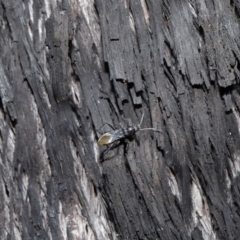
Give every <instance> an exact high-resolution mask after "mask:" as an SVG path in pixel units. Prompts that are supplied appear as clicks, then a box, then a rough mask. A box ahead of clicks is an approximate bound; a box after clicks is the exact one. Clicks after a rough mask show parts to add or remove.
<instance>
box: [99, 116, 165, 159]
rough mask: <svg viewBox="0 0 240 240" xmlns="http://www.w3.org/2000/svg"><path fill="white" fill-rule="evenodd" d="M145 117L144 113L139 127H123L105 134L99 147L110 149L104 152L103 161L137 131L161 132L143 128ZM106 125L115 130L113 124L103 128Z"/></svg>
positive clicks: (100, 139)
mask: <svg viewBox="0 0 240 240" xmlns="http://www.w3.org/2000/svg"><path fill="white" fill-rule="evenodd" d="M143 117H144V113H143V115H142V118H141V121H140V123H139V124H138V125H132V126H129V127H127V128H123V127H121V128H120V129H117V130H113V131H110V132H107V133H104V134H103V135H102V136H101V137H100V138H99V139H98V144H99V145H109V147H108V148H107V149H106V150H105V151H104V152H103V156H102V159H103V157H104V156H105V155H106V154H107V153H108V152H109V151H110V150H111V149H112V148H114V147H115V146H116V145H117V144H118V143H119V142H120V141H121V140H124V141H125V142H126V141H127V140H128V139H129V138H131V137H133V136H134V135H135V133H136V132H137V131H144V130H153V131H157V132H161V130H159V129H156V128H141V124H142V121H143ZM105 125H109V126H110V127H111V128H113V129H114V127H113V126H112V125H111V124H109V123H105V124H103V126H105ZM103 126H102V127H103ZM102 127H101V128H102ZM101 128H100V129H101Z"/></svg>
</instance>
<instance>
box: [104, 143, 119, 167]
mask: <svg viewBox="0 0 240 240" xmlns="http://www.w3.org/2000/svg"><path fill="white" fill-rule="evenodd" d="M119 142H120V141H116V142H113V143H112V144H110V145H109V147H108V148H107V149H106V150H105V151H104V152H103V153H102V154H101V157H100V162H103V161H104V157H105V155H107V153H108V152H109V151H110V150H111V149H113V148H114V147H116V146H117V145H118V144H119Z"/></svg>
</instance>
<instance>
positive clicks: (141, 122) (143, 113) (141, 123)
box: [138, 113, 144, 128]
mask: <svg viewBox="0 0 240 240" xmlns="http://www.w3.org/2000/svg"><path fill="white" fill-rule="evenodd" d="M143 117H144V113H143V115H142V118H141V121H140V123H139V124H138V127H139V128H140V126H141V124H142V121H143Z"/></svg>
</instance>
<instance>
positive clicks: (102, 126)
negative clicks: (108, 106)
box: [96, 123, 115, 132]
mask: <svg viewBox="0 0 240 240" xmlns="http://www.w3.org/2000/svg"><path fill="white" fill-rule="evenodd" d="M105 125H108V126H109V127H111V128H112V129H113V130H115V128H114V127H113V126H112V125H111V124H110V123H104V124H103V125H102V126H101V127H100V128H99V129H96V131H97V132H98V131H99V130H100V129H102V128H103V127H104V126H105Z"/></svg>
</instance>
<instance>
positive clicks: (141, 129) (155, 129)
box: [138, 113, 162, 132]
mask: <svg viewBox="0 0 240 240" xmlns="http://www.w3.org/2000/svg"><path fill="white" fill-rule="evenodd" d="M143 117H144V113H143V115H142V118H141V121H140V123H139V125H138V126H139V131H144V130H153V131H156V132H162V131H161V130H159V129H157V128H141V124H142V121H143Z"/></svg>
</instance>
